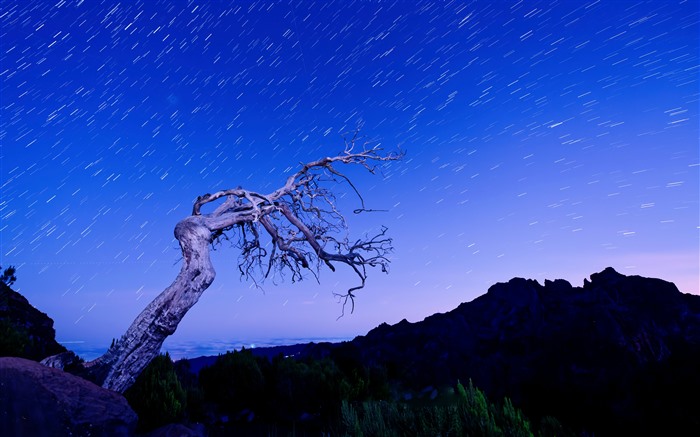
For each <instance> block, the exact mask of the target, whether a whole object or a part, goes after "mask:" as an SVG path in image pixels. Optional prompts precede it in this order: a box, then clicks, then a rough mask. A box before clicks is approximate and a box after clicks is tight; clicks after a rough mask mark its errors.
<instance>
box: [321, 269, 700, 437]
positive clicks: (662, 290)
mask: <svg viewBox="0 0 700 437" xmlns="http://www.w3.org/2000/svg"><path fill="white" fill-rule="evenodd" d="M313 354H314V355H316V356H321V355H326V354H344V355H353V356H355V357H357V358H358V359H360V360H361V361H362V362H364V363H365V364H367V365H380V366H383V367H385V368H386V369H387V371H388V373H389V375H390V377H392V378H394V379H396V380H399V381H401V382H402V383H403V384H404V385H408V386H412V387H414V388H422V387H426V386H429V385H433V386H434V385H438V384H454V382H455V381H456V380H457V379H460V380H462V381H467V380H468V379H472V380H473V381H474V384H475V385H476V386H478V387H480V388H481V389H483V390H485V391H486V393H487V394H488V395H489V396H490V397H491V398H493V399H498V398H501V397H503V396H508V397H510V398H511V399H512V400H513V401H514V403H515V404H516V405H519V406H521V407H522V408H524V409H525V410H526V412H527V413H529V414H530V415H531V416H535V417H536V416H538V415H552V416H555V417H558V418H560V419H562V420H565V421H566V422H567V423H568V424H571V425H574V426H580V427H584V428H587V429H589V430H591V431H595V432H596V434H597V435H623V434H624V435H650V434H656V435H687V434H688V430H690V429H695V430H697V429H700V416H699V415H697V411H700V401H699V399H700V397H698V396H697V394H698V393H700V371H698V369H699V368H700V367H698V365H699V363H700V296H696V295H689V294H683V293H681V292H680V291H678V289H677V288H676V286H675V285H674V284H672V283H670V282H666V281H663V280H660V279H652V278H643V277H639V276H625V275H622V274H620V273H618V272H616V271H615V270H613V269H612V268H607V269H605V270H604V271H602V272H600V273H597V274H593V275H591V279H590V281H588V280H586V281H585V283H584V286H583V287H573V286H572V285H571V284H570V283H568V282H566V281H564V280H555V281H545V283H544V285H541V284H539V283H538V282H537V281H534V280H527V279H521V278H515V279H512V280H510V281H509V282H507V283H499V284H496V285H494V286H492V287H491V288H490V289H489V291H488V293H486V294H485V295H483V296H480V297H478V298H476V299H474V300H473V301H471V302H468V303H464V304H462V305H460V306H459V307H458V308H456V309H455V310H453V311H450V312H448V313H445V314H435V315H433V316H430V317H428V318H426V319H425V320H423V321H422V322H417V323H409V322H407V321H405V320H403V321H401V322H400V323H398V324H396V325H393V326H389V325H386V324H383V325H380V326H379V327H377V328H375V329H373V330H372V331H370V332H369V333H368V334H367V335H366V336H363V337H358V338H356V339H355V340H354V341H352V342H350V343H346V344H343V345H340V346H338V345H336V346H328V345H325V346H317V347H316V349H315V351H314V352H313Z"/></svg>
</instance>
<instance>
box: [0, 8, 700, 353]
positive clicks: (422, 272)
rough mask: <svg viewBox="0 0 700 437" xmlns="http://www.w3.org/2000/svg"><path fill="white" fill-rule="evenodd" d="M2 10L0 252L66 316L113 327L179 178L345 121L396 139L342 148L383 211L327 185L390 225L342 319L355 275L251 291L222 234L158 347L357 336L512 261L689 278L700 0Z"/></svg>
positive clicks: (172, 220) (258, 186)
mask: <svg viewBox="0 0 700 437" xmlns="http://www.w3.org/2000/svg"><path fill="white" fill-rule="evenodd" d="M0 11H1V12H0V28H1V30H0V32H1V34H0V43H1V44H2V46H1V50H0V61H1V64H0V78H1V80H2V89H1V96H0V98H1V102H0V107H1V108H2V120H1V121H0V139H1V141H2V151H1V155H0V163H1V172H0V174H1V177H2V179H1V188H0V189H1V192H0V194H1V196H2V198H1V200H0V218H1V219H2V223H1V224H0V238H1V243H2V244H1V246H2V247H1V248H0V249H1V250H0V261H1V264H2V266H3V267H8V266H10V265H14V266H16V267H17V268H18V272H17V276H18V281H17V283H16V284H15V285H16V287H15V288H16V289H18V291H20V292H21V293H23V294H24V295H25V296H26V297H27V298H28V299H29V300H30V302H32V303H33V304H34V305H35V306H37V307H38V308H39V309H41V310H42V311H45V312H46V313H48V314H49V316H51V317H52V318H53V319H54V320H55V322H56V324H55V327H56V330H57V336H58V339H59V340H62V341H65V342H85V343H72V344H78V345H83V346H84V347H87V346H85V345H95V347H103V348H106V347H107V346H108V345H109V342H110V339H111V338H114V337H118V336H120V335H121V334H122V333H123V331H124V330H125V329H126V327H127V326H128V325H129V324H130V323H131V321H132V320H133V318H134V317H135V316H136V315H137V314H138V313H139V312H140V311H141V310H142V309H143V307H144V306H145V305H146V304H147V303H148V302H149V301H150V300H151V299H153V298H154V297H155V296H156V295H157V294H158V293H159V292H160V291H162V290H163V289H164V288H165V287H166V286H167V285H169V283H170V282H171V281H172V280H173V279H174V278H175V276H176V275H177V272H178V270H179V258H180V253H179V248H178V246H177V242H176V241H175V239H174V237H173V228H174V226H175V224H176V223H177V222H178V221H179V220H180V219H182V218H184V217H185V216H187V215H189V214H190V213H191V209H192V204H193V202H194V200H195V199H196V198H197V196H199V195H202V194H204V193H208V192H213V191H215V190H219V189H227V188H234V187H236V186H242V187H244V188H246V189H250V190H255V191H258V192H267V191H270V190H273V189H275V188H277V187H278V186H280V185H281V184H282V183H283V182H284V180H285V178H286V177H287V176H288V175H289V174H291V173H293V172H294V171H296V170H297V169H298V167H299V165H300V163H303V162H307V161H310V160H314V159H317V158H319V157H322V156H326V155H331V154H336V153H338V152H339V151H342V148H343V134H345V133H347V132H352V131H353V130H354V129H356V128H357V127H358V126H362V130H361V133H362V134H363V135H365V136H366V137H367V138H368V139H370V140H372V141H373V143H375V144H381V145H382V147H384V148H385V149H386V150H396V149H397V148H400V149H401V150H404V151H406V157H405V159H404V160H403V161H401V162H398V163H392V164H391V165H389V166H386V167H385V168H383V169H382V171H381V172H378V174H376V175H368V174H366V173H363V172H361V171H359V170H358V171H355V170H352V169H350V170H349V173H348V174H349V175H350V176H351V177H352V178H353V181H354V183H355V184H356V186H357V188H358V189H359V190H360V191H361V192H362V193H363V196H364V198H365V202H366V204H367V208H368V209H373V210H376V211H375V212H371V213H366V214H361V215H357V216H356V215H354V214H353V213H352V211H353V209H354V208H357V205H356V204H355V203H353V201H354V199H353V198H352V196H351V195H350V194H351V193H348V195H347V196H344V197H342V199H341V200H342V202H341V204H342V205H343V207H344V208H345V212H346V214H347V215H348V216H349V218H350V222H349V224H350V232H351V235H358V236H360V235H362V234H364V233H366V232H371V231H372V230H376V229H378V228H379V227H380V226H381V225H385V226H387V227H388V228H389V233H390V234H391V236H392V237H393V238H394V240H395V252H394V253H393V255H392V265H391V271H390V273H389V275H383V274H381V273H379V272H371V273H370V276H369V279H368V284H367V287H366V288H365V289H364V290H363V291H362V292H361V294H359V295H358V300H357V309H356V311H355V313H354V314H352V315H346V316H345V317H342V318H340V319H339V320H336V319H337V317H338V315H339V314H340V311H341V309H340V307H339V305H338V304H337V301H336V299H335V298H334V296H333V291H335V290H339V289H344V287H345V289H346V288H347V283H348V282H350V281H352V280H353V278H352V276H351V275H345V274H342V273H341V274H333V273H331V272H329V271H322V272H321V275H320V283H316V281H315V280H314V278H313V277H310V278H308V280H306V281H302V282H301V283H295V284H292V283H290V282H288V281H267V282H265V283H264V284H263V286H262V289H260V288H256V287H255V286H254V285H253V284H251V283H249V282H246V281H242V280H241V279H240V277H239V274H238V271H237V269H236V260H237V257H238V253H236V251H235V249H233V248H230V247H227V246H226V245H222V246H221V247H219V248H217V250H216V252H215V253H214V264H215V267H216V269H217V274H218V276H217V279H216V281H215V282H214V284H213V285H212V286H211V288H210V289H209V290H208V291H207V292H206V293H205V294H204V296H203V298H202V299H201V301H200V302H199V303H198V304H197V305H196V306H195V307H194V308H193V309H192V311H191V312H190V313H189V314H188V315H187V316H186V317H185V320H184V321H183V323H182V324H181V325H180V327H179V328H178V332H177V333H176V334H175V335H174V336H173V338H172V341H170V340H169V341H168V342H166V348H167V347H170V348H171V349H176V348H177V347H178V346H177V345H178V344H180V345H182V344H185V343H186V342H195V343H196V344H198V345H200V346H202V345H206V346H207V347H211V345H218V344H221V345H222V346H221V347H224V345H230V344H231V343H232V342H242V343H247V344H250V343H252V342H257V343H258V344H265V343H266V342H283V341H285V339H290V341H291V339H299V338H318V339H324V338H351V337H353V336H355V335H360V334H363V333H365V332H366V331H367V330H369V329H371V328H372V327H374V326H376V325H378V324H379V323H381V322H388V323H396V322H398V321H400V320H401V319H403V318H407V319H408V320H410V321H416V320H421V319H422V318H424V317H426V316H428V315H430V314H432V313H434V312H438V311H440V312H444V311H448V310H450V309H452V308H454V307H455V306H457V305H458V304H459V303H461V302H464V301H469V300H472V299H473V298H475V297H476V296H478V295H480V294H483V293H484V292H486V290H487V288H488V287H489V286H490V285H492V284H494V283H496V282H504V281H507V280H508V279H510V278H512V277H514V276H520V277H526V278H533V279H537V280H539V281H543V280H544V279H545V278H547V279H556V278H563V279H567V280H569V281H570V282H572V283H573V284H575V285H580V284H581V283H582V281H583V279H584V278H585V277H588V276H589V275H590V274H591V273H594V272H598V271H601V270H602V269H603V268H605V267H607V266H612V267H614V268H615V269H617V270H618V271H619V272H621V273H624V274H638V275H642V276H652V277H660V278H662V279H666V280H668V281H673V282H675V283H676V285H678V287H679V289H680V290H681V291H683V292H688V293H696V294H697V293H699V292H700V290H699V288H698V287H699V286H698V281H699V278H700V267H699V265H700V259H699V258H700V254H699V253H700V246H699V236H698V229H699V227H698V225H699V223H698V222H699V217H700V210H699V204H698V201H699V198H700V176H699V175H698V170H699V169H698V167H699V162H700V158H699V153H700V152H699V149H700V148H699V146H698V144H699V132H698V130H699V128H698V126H699V123H698V65H699V62H698V53H699V45H698V35H699V34H700V26H699V24H698V23H699V22H700V16H699V6H698V2H697V1H694V0H693V1H678V0H673V1H665V2H659V1H628V0H592V1H582V2H579V1H569V0H565V1H556V0H550V1H525V0H520V1H481V0H479V1H472V2H458V1H447V2H438V1H416V2H409V1H339V0H338V1H315V2H314V1H301V2H296V1H275V2H271V1H255V2H253V1H230V2H228V1H227V2H225V1H160V0H154V1H138V0H135V1H121V2H117V1H106V0H105V1H97V0H96V1H90V0H77V1H67V0H66V1H63V0H58V1H31V2H30V1H19V0H10V1H5V2H3V4H2V8H1V9H0ZM340 190H341V192H342V190H343V188H340ZM346 203H347V204H346ZM214 349H215V348H214ZM220 352H221V351H220Z"/></svg>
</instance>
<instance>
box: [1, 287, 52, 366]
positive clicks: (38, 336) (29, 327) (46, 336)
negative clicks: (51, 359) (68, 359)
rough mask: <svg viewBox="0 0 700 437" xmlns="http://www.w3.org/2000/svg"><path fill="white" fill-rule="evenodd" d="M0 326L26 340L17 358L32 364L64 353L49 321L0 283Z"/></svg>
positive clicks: (47, 317) (18, 295) (17, 294)
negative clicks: (33, 361)
mask: <svg viewBox="0 0 700 437" xmlns="http://www.w3.org/2000/svg"><path fill="white" fill-rule="evenodd" d="M0 322H2V323H3V324H4V328H7V329H12V330H13V332H14V333H16V334H18V335H20V336H22V337H26V339H27V340H28V341H27V342H26V344H24V347H23V348H22V349H23V350H22V351H21V353H18V354H16V355H21V356H22V357H24V358H29V359H32V360H37V361H38V360H41V359H42V358H45V357H47V356H50V355H53V354H58V353H61V352H64V351H65V350H66V348H64V347H63V346H62V345H60V344H59V343H58V342H56V331H55V330H54V328H53V320H51V318H49V316H47V315H46V314H44V313H42V312H41V311H39V310H37V309H36V308H34V307H33V306H32V305H31V304H30V303H29V301H28V300H27V299H26V298H25V297H24V296H22V295H21V294H19V293H17V292H16V291H14V290H12V289H11V288H10V287H8V286H7V285H5V284H4V283H2V282H0Z"/></svg>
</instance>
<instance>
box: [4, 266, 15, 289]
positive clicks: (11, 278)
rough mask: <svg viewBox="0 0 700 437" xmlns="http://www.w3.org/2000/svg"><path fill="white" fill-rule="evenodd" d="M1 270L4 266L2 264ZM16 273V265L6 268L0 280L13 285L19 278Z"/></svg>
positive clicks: (9, 285)
mask: <svg viewBox="0 0 700 437" xmlns="http://www.w3.org/2000/svg"><path fill="white" fill-rule="evenodd" d="M0 270H2V266H0ZM15 273H17V269H16V268H15V267H14V266H10V267H8V268H6V269H5V270H4V271H3V272H2V276H0V282H2V283H3V284H5V285H7V286H8V287H11V286H12V284H14V283H15V281H16V280H17V276H15Z"/></svg>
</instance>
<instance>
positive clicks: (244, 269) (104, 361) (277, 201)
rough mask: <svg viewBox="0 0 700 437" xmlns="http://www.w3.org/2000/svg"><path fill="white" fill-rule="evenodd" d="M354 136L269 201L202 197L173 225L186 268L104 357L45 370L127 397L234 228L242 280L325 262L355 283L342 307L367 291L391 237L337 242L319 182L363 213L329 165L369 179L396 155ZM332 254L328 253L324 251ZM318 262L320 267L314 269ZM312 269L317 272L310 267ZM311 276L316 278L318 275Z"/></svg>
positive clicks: (256, 196)
mask: <svg viewBox="0 0 700 437" xmlns="http://www.w3.org/2000/svg"><path fill="white" fill-rule="evenodd" d="M356 139H357V135H355V137H353V139H352V140H351V141H350V142H349V143H347V142H346V149H345V151H344V152H343V153H342V154H341V155H338V156H334V157H327V158H321V159H319V160H317V161H312V162H309V163H307V164H305V165H304V166H302V168H301V170H299V171H298V172H296V173H294V174H293V175H291V176H289V177H288V178H287V181H286V182H285V184H284V186H282V187H281V188H278V189H277V190H275V191H273V192H272V193H269V194H267V195H264V194H260V193H256V192H253V191H248V190H244V189H242V188H240V187H239V188H235V189H231V190H222V191H217V192H216V193H213V194H205V195H203V196H199V197H198V198H197V201H196V202H195V204H194V207H193V208H192V215H191V216H189V217H187V218H185V219H184V220H182V221H181V222H180V223H178V224H177V226H176V227H175V238H177V240H178V241H179V242H180V248H181V249H182V257H183V264H182V269H181V270H180V273H179V274H178V275H177V278H176V279H175V281H174V282H173V283H172V284H171V285H170V286H169V287H168V288H166V289H165V291H163V292H162V293H161V294H160V295H159V296H158V297H156V298H155V300H153V302H151V303H150V304H148V306H147V307H146V309H144V310H143V312H141V314H139V316H138V317H137V318H136V320H134V322H133V323H132V324H131V326H130V327H129V329H128V330H127V331H126V333H125V334H124V335H123V336H122V337H121V338H120V339H119V341H117V342H115V343H114V344H113V345H112V346H111V347H110V348H109V350H107V352H106V353H105V354H104V355H102V356H101V357H99V358H97V359H96V360H94V361H90V362H88V363H85V364H84V365H82V366H81V365H80V364H76V360H77V357H76V356H75V354H73V353H66V354H59V355H55V356H52V357H48V358H46V359H44V360H43V361H42V363H44V364H45V365H47V366H51V367H58V368H62V369H67V368H73V367H77V368H74V369H73V370H74V371H75V372H77V373H79V374H81V375H83V376H85V377H87V378H88V379H91V380H93V381H95V382H96V383H98V384H101V385H102V386H103V387H105V388H108V389H112V390H114V391H117V392H122V393H123V392H124V391H126V389H128V388H129V387H130V386H131V385H132V384H133V383H134V381H135V380H136V378H137V377H138V376H139V374H140V373H141V371H142V370H143V369H144V368H145V367H146V366H147V365H148V363H150V362H151V360H152V359H153V358H154V357H156V356H157V355H158V353H159V352H160V348H161V346H162V345H163V342H164V341H165V339H166V338H167V337H168V336H169V335H171V334H172V333H174V332H175V329H176V328H177V325H178V324H179V323H180V321H181V320H182V318H183V317H184V316H185V314H186V313H187V311H188V310H189V309H190V308H192V306H193V305H194V304H196V303H197V301H198V300H199V297H200V296H201V295H202V293H204V291H205V290H206V289H207V288H208V287H209V285H211V283H212V281H214V276H215V272H214V267H213V266H212V263H211V260H210V258H209V250H210V248H211V244H212V242H214V241H215V240H217V239H218V238H220V237H222V236H224V237H226V238H227V234H226V233H227V232H228V231H231V230H233V229H234V228H236V229H237V230H238V231H239V237H240V241H239V244H238V247H239V249H241V257H242V260H241V261H240V262H239V265H238V269H239V270H240V272H241V274H242V275H244V276H245V277H251V276H253V275H254V274H255V272H257V271H261V272H262V273H263V274H264V276H265V277H267V276H268V275H269V274H270V272H271V271H275V270H285V269H287V270H289V271H291V273H292V279H293V280H300V279H302V278H303V274H302V269H308V270H312V269H314V268H315V269H316V270H317V269H318V266H320V265H321V264H322V263H323V264H324V265H326V266H328V267H329V268H330V269H331V270H333V271H335V267H334V265H333V263H341V264H345V265H347V266H349V267H350V268H351V269H352V270H353V271H354V272H355V274H356V275H357V276H358V277H359V279H360V281H361V282H360V284H359V285H357V286H354V287H352V288H350V289H348V291H347V292H346V293H345V294H337V296H338V297H339V298H340V300H341V301H342V303H343V308H345V304H346V303H348V302H351V303H353V304H354V297H355V295H354V292H356V291H357V290H359V289H361V288H363V287H364V285H365V280H366V279H367V267H377V266H378V267H380V268H381V269H382V271H384V272H387V266H388V263H389V259H388V258H387V254H388V253H389V252H391V250H392V247H391V238H389V237H387V236H385V232H386V228H384V227H382V230H381V232H379V233H378V234H377V235H376V236H374V237H372V238H368V239H359V240H357V241H355V242H354V243H351V242H350V241H349V240H348V239H347V238H342V239H341V238H337V234H338V233H339V232H340V230H342V229H347V228H346V223H345V219H344V218H343V217H342V215H341V214H340V213H339V212H338V210H337V209H336V206H335V197H334V196H333V193H332V192H331V191H329V190H327V189H326V188H323V187H322V185H323V183H340V182H346V183H348V184H349V185H350V186H351V187H352V189H353V190H355V192H356V193H357V195H358V197H359V199H360V203H361V208H360V209H357V210H355V212H356V213H358V212H362V211H371V210H367V209H365V207H364V201H363V200H362V197H361V196H360V194H359V192H357V190H356V189H355V186H354V185H353V184H352V182H351V181H350V179H348V178H347V177H346V176H345V175H343V174H342V173H341V172H339V171H338V170H337V169H336V168H335V167H334V164H357V165H360V166H362V167H365V168H366V169H367V170H368V171H370V172H371V173H374V171H375V167H374V166H373V165H372V164H371V162H374V161H376V162H381V161H394V160H397V159H400V158H401V156H402V155H401V154H388V155H386V156H383V155H382V154H380V153H379V152H380V151H381V149H380V148H379V147H378V146H375V147H373V148H370V149H364V150H362V151H360V152H353V151H352V150H353V147H354V144H355V140H356ZM218 199H224V200H223V201H222V202H220V203H219V204H218V206H217V207H216V208H215V209H214V211H213V212H211V213H209V214H204V215H202V214H201V212H200V209H201V207H202V206H203V205H205V204H208V203H211V202H215V201H217V200H218ZM261 232H264V233H266V234H267V237H269V242H268V244H269V245H270V246H271V248H269V250H268V249H267V248H265V247H263V244H261V239H260V234H261ZM327 248H332V250H333V252H328V251H327ZM314 259H316V260H317V261H318V262H316V263H311V262H310V261H312V260H314ZM314 266H316V267H314ZM314 276H315V277H316V278H318V276H317V274H316V272H315V273H314Z"/></svg>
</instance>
